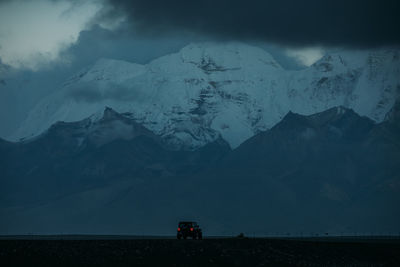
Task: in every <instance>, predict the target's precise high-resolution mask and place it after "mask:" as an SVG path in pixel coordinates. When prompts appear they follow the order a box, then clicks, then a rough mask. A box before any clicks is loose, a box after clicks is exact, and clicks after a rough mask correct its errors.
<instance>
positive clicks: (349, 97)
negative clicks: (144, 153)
mask: <svg viewBox="0 0 400 267" xmlns="http://www.w3.org/2000/svg"><path fill="white" fill-rule="evenodd" d="M399 88H400V61H399V51H397V50H379V51H363V52H341V53H336V54H331V55H326V56H325V57H323V58H322V59H321V60H319V61H318V62H316V63H315V64H314V65H312V66H310V67H309V68H306V69H304V70H300V71H287V70H285V69H283V68H282V67H281V66H279V64H278V63H277V62H276V61H275V60H274V59H273V58H272V56H271V55H270V54H268V53H267V52H265V51H264V50H262V49H259V48H256V47H252V46H249V45H245V44H241V43H200V44H191V45H188V46H187V47H184V48H183V49H182V50H181V51H179V52H178V53H176V54H171V55H167V56H163V57H161V58H158V59H156V60H154V61H152V62H150V63H149V64H147V65H139V64H134V63H129V62H124V61H118V60H110V59H101V60H99V61H97V62H96V63H95V64H94V65H93V66H90V67H88V68H87V69H85V70H83V71H81V72H79V73H77V74H76V75H75V76H74V77H72V78H71V79H69V80H68V81H66V82H65V84H64V86H63V87H62V88H60V89H59V90H57V91H56V92H55V93H54V94H53V95H52V96H49V97H48V98H47V99H44V100H43V101H42V102H41V103H40V104H38V106H37V107H36V108H35V109H34V110H33V111H32V112H31V113H30V115H29V117H28V118H27V119H26V121H25V123H23V125H21V127H20V129H19V130H18V132H17V133H16V134H15V135H13V136H12V137H11V140H19V139H20V138H25V139H26V138H31V137H34V136H37V135H39V134H41V133H42V132H44V131H46V130H47V129H48V128H49V127H50V126H51V125H53V124H54V123H55V122H57V121H67V122H71V121H79V120H82V119H84V118H87V117H89V116H93V117H96V116H97V117H101V113H102V111H103V109H104V107H105V106H108V107H111V108H113V109H114V110H116V111H118V112H120V113H129V115H130V117H131V118H132V119H134V120H135V121H136V122H138V123H140V124H142V125H144V126H145V127H146V128H148V129H149V130H151V131H153V132H154V133H155V134H157V135H160V136H161V137H162V138H163V139H164V140H166V141H167V142H168V143H169V144H170V145H172V146H175V148H176V149H186V150H193V149H196V148H199V147H201V146H204V145H205V144H207V143H210V142H212V141H214V140H217V139H218V138H220V137H222V138H223V139H224V140H226V141H227V142H228V143H229V144H230V146H231V147H232V148H236V147H238V146H239V145H240V144H241V143H242V142H243V141H245V140H246V139H248V138H250V137H251V136H253V135H255V134H257V133H258V132H260V131H265V130H267V129H270V128H271V127H273V126H274V125H275V124H276V123H278V122H279V121H280V120H281V119H282V118H283V117H284V116H285V115H286V113H287V112H288V111H292V112H295V113H299V114H303V115H310V114H314V113H316V112H321V111H323V110H326V109H328V108H331V107H334V106H344V107H347V108H352V109H354V110H355V111H356V112H357V113H359V114H361V115H364V116H368V117H369V118H371V119H373V120H375V121H377V122H380V121H382V120H383V119H384V116H385V114H386V113H387V112H388V111H389V109H390V108H391V107H392V105H393V103H394V101H395V99H396V98H397V97H398V95H399V94H400V93H399V91H400V89H399ZM96 114H100V115H96Z"/></svg>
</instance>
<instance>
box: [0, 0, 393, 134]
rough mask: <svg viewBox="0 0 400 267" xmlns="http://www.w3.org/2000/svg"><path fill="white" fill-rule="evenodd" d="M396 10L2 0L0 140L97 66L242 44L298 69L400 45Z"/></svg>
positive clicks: (381, 6)
mask: <svg viewBox="0 0 400 267" xmlns="http://www.w3.org/2000/svg"><path fill="white" fill-rule="evenodd" d="M398 2H399V1H395V0H386V1H375V0H372V1H371V0H364V1H361V0H352V1H345V0H336V1H330V0H327V1H321V0H303V1H298V0H247V1H242V0H202V1H190V0H169V1H165V0H126V1H123V0H118V1H117V0H115V1H114V0H81V1H78V0H0V63H2V65H1V66H0V137H6V136H7V135H9V134H11V133H12V131H13V130H15V128H16V127H17V126H18V124H19V123H20V122H21V120H22V119H23V118H24V117H25V116H26V114H27V113H28V112H29V110H30V109H31V108H32V107H33V106H34V105H35V104H36V103H37V102H38V101H39V100H40V99H41V98H43V97H44V96H46V95H48V94H50V93H51V92H53V91H54V90H57V88H59V86H60V85H61V84H62V82H63V81H64V80H65V79H66V78H67V77H68V76H70V75H72V74H73V73H74V72H76V71H78V70H79V69H81V68H83V67H85V66H87V65H89V64H92V63H93V62H94V61H96V60H97V59H98V58H101V57H106V58H115V59H123V60H127V61H132V62H138V63H146V62H148V61H150V60H152V59H154V58H156V57H159V56H162V55H165V54H167V53H171V52H175V51H178V50H179V49H180V48H182V47H183V46H185V45H186V44H188V43H189V42H195V41H203V40H215V41H225V40H238V41H243V42H248V43H251V44H255V45H258V46H260V47H262V48H264V49H266V50H268V51H269V52H270V53H271V54H272V55H273V56H274V57H275V58H276V59H277V60H278V61H279V62H280V63H281V65H282V66H284V67H285V68H288V69H298V68H301V67H304V66H307V65H310V64H312V63H313V62H315V61H316V60H318V59H319V58H320V57H321V56H322V55H323V54H324V53H325V52H326V51H327V50H330V49H337V48H350V49H364V48H371V47H372V48H375V47H380V46H393V45H398V43H399V40H400V34H399V29H398V26H397V25H400V21H399V16H398V11H399V4H398Z"/></svg>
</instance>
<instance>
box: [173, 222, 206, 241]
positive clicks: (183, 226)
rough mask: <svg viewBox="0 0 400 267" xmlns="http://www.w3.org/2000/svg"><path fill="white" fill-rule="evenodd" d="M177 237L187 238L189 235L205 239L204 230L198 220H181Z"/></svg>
mask: <svg viewBox="0 0 400 267" xmlns="http://www.w3.org/2000/svg"><path fill="white" fill-rule="evenodd" d="M176 237H177V238H178V239H181V238H183V239H186V238H188V237H191V238H193V239H203V232H202V231H201V228H200V227H199V225H198V224H197V223H196V222H179V224H178V233H177V234H176Z"/></svg>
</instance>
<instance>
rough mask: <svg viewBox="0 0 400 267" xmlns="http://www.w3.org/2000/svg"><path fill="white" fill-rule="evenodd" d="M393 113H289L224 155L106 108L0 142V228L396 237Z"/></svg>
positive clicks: (399, 152) (397, 136) (399, 154)
mask: <svg viewBox="0 0 400 267" xmlns="http://www.w3.org/2000/svg"><path fill="white" fill-rule="evenodd" d="M398 114H399V105H398V104H396V105H394V107H393V108H392V110H391V111H390V112H389V113H388V115H387V116H386V119H385V120H384V121H383V122H381V123H379V124H376V123H375V122H374V121H372V120H371V119H369V118H367V117H361V116H359V115H358V114H357V113H355V112H354V111H352V110H350V109H347V108H344V107H335V108H331V109H328V110H326V111H323V112H321V113H316V114H313V115H309V116H304V115H300V114H296V113H293V112H290V113H288V114H287V115H286V116H284V118H283V119H282V121H280V122H279V123H278V124H277V125H275V126H274V127H272V128H271V129H270V130H267V131H262V132H260V133H258V134H256V135H255V136H253V137H252V138H250V139H249V140H247V141H245V142H244V143H243V144H241V145H240V146H239V147H238V148H236V149H234V150H231V149H230V148H229V145H228V144H227V143H226V142H225V141H223V140H222V139H217V140H216V141H215V142H213V143H209V144H207V145H206V146H204V147H202V148H200V149H197V150H194V151H177V150H174V149H171V148H170V143H169V142H168V140H165V139H163V138H160V137H159V136H157V135H155V134H153V133H152V132H150V131H148V130H146V129H145V128H144V127H142V126H141V125H139V124H137V123H136V122H135V120H132V119H129V116H128V117H126V116H125V115H124V114H119V113H117V112H115V111H113V110H111V109H106V110H105V111H104V112H103V115H102V117H100V118H92V119H91V118H88V119H85V120H82V121H80V122H75V123H58V124H55V125H54V126H53V127H51V128H50V129H49V130H48V131H46V132H45V133H43V134H42V135H40V136H38V137H37V138H35V139H32V140H29V141H25V142H20V143H10V142H6V141H1V142H0V173H2V176H1V177H0V193H1V194H0V196H1V202H0V217H1V218H2V220H1V222H0V229H1V231H2V232H3V233H21V231H25V233H26V232H34V233H60V232H63V233H107V234H122V233H131V234H155V235H157V234H171V235H172V234H174V230H175V224H176V221H177V220H181V219H182V220H184V219H191V220H192V219H195V220H198V221H200V222H201V225H202V226H203V228H204V229H205V231H206V232H207V234H210V235H213V234H216V235H221V234H224V235H225V234H226V235H230V234H232V232H234V233H237V232H245V233H246V234H250V235H251V234H252V233H257V234H259V235H266V234H271V233H275V234H276V233H280V234H282V233H283V232H284V233H286V232H291V233H297V234H300V233H308V234H309V233H311V232H314V233H325V232H329V233H335V234H340V233H354V232H355V231H357V232H364V233H371V232H372V233H379V232H382V231H384V232H397V231H398V230H399V229H398V226H399V225H400V217H399V214H400V212H399V211H400V210H399V206H398V203H399V202H400V198H399V196H400V194H399V192H400V186H399V185H400V180H399V177H400V167H399V166H400V128H399V119H400V118H399V116H398ZM109 131H111V132H115V133H118V135H119V137H118V138H114V137H115V136H116V134H112V135H109V134H108V132H109ZM160 222H162V223H160ZM171 227H172V228H171Z"/></svg>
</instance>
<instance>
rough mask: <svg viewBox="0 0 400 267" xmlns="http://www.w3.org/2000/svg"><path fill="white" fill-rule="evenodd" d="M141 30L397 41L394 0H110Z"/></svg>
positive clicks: (288, 40)
mask: <svg viewBox="0 0 400 267" xmlns="http://www.w3.org/2000/svg"><path fill="white" fill-rule="evenodd" d="M109 3H110V4H111V5H112V6H113V7H114V8H115V10H118V11H120V12H123V13H125V14H126V15H127V16H128V18H129V19H130V21H131V22H132V24H133V25H134V26H135V27H136V29H138V30H140V31H141V32H144V33H146V32H147V33H156V34H159V33H171V32H181V31H186V32H189V33H190V32H195V33H200V34H208V35H212V36H214V37H217V38H222V39H247V40H248V39H255V40H263V41H273V42H277V43H281V44H285V45H300V46H301V45H317V44H318V45H344V46H364V47H371V46H381V45H398V44H399V43H400V32H399V26H398V25H400V16H399V1H398V0H386V1H382V0H336V1H333V0H326V1H323V0H247V1H243V0H201V1H200V0H198V1H190V0H169V1H165V0H109Z"/></svg>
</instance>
